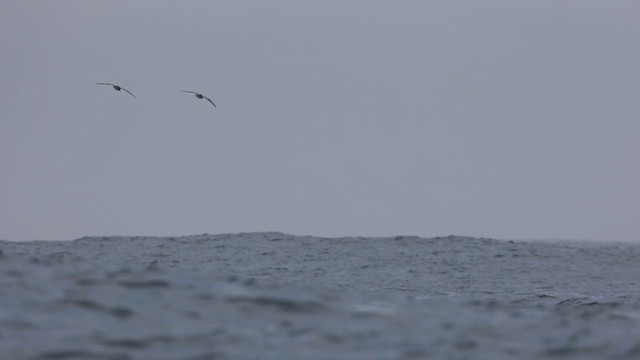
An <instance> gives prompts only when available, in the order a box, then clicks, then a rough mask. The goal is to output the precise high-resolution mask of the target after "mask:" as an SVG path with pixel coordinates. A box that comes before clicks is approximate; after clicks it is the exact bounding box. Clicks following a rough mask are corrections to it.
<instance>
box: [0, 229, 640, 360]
mask: <svg viewBox="0 0 640 360" xmlns="http://www.w3.org/2000/svg"><path fill="white" fill-rule="evenodd" d="M0 359H11V360H20V359H34V360H35V359H38V360H44V359H74V360H75V359H114V360H115V359H118V360H129V359H151V360H155V359H157V360H162V359H187V360H196V359H198V360H205V359H274V360H275V359H335V360H338V359H487V360H489V359H640V244H639V243H635V244H634V243H612V242H586V241H585V242H580V241H572V242H568V241H565V242H563V241H507V240H494V239H485V238H471V237H458V236H447V237H437V238H419V237H414V236H396V237H386V238H368V237H349V238H320V237H313V236H292V235H287V234H282V233H275V232H271V233H240V234H223V235H208V234H203V235H197V236H184V237H86V238H82V239H78V240H73V241H33V242H7V241H0Z"/></svg>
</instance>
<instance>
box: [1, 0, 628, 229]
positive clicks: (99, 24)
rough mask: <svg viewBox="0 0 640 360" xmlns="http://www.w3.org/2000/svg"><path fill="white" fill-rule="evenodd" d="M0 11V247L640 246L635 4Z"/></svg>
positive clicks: (22, 6)
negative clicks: (112, 238)
mask: <svg viewBox="0 0 640 360" xmlns="http://www.w3.org/2000/svg"><path fill="white" fill-rule="evenodd" d="M0 4H1V5H0V66H1V68H0V172H1V174H0V239H7V240H33V239H73V238H77V237H81V236H85V235H187V234H199V233H205V232H207V233H226V232H241V231H266V230H274V231H282V232H287V233H293V234H312V235H318V236H341V235H364V236H370V235H375V236H385V235H397V234H413V235H420V236H437V235H448V234H460V235H471V236H488V237H498V238H518V239H521V238H572V239H607V240H640V2H639V1H637V0H628V1H616V0H607V1H604V0H597V1H589V0H573V1H558V0H547V1H544V0H539V1H524V0H523V1H513V0H503V1H496V0H483V1H477V0H469V1H451V0H442V1H424V0H416V1H374V0H331V1H330V0H326V1H319V0H315V1H301V0H291V1H284V0H277V1H276V0H274V1H265V0H255V1H239V0H228V1H159V0H146V1H142V0H137V1H130V0H127V1H115V0H114V1H88V0H58V1H45V0H41V1H34V0H0ZM96 82H112V83H116V84H119V85H121V86H123V87H125V88H127V89H128V90H130V91H131V92H132V93H133V94H135V95H136V96H137V97H138V99H137V100H136V99H134V98H133V97H131V96H129V95H128V94H126V93H124V92H117V91H115V90H114V89H113V88H110V87H108V86H99V85H96V84H95V83H96ZM180 90H194V91H198V92H201V93H203V94H204V95H207V96H210V97H211V98H212V99H213V101H214V102H216V104H217V105H218V108H214V107H213V106H211V104H209V103H208V102H206V101H204V100H199V99H197V98H195V97H194V96H193V94H187V93H182V92H180Z"/></svg>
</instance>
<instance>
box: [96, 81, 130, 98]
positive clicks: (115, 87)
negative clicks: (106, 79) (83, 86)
mask: <svg viewBox="0 0 640 360" xmlns="http://www.w3.org/2000/svg"><path fill="white" fill-rule="evenodd" d="M96 84H98V85H110V86H113V88H114V89H116V90H117V91H120V90H124V91H126V92H128V93H129V95H131V96H133V97H134V98H135V99H137V97H136V96H135V95H133V94H132V93H131V91H129V90H127V89H125V88H123V87H122V86H118V85H115V84H109V83H96Z"/></svg>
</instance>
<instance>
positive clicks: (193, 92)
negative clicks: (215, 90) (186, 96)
mask: <svg viewBox="0 0 640 360" xmlns="http://www.w3.org/2000/svg"><path fill="white" fill-rule="evenodd" d="M180 91H182V92H186V93H191V94H197V92H195V91H188V90H180Z"/></svg>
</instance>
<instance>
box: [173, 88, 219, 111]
mask: <svg viewBox="0 0 640 360" xmlns="http://www.w3.org/2000/svg"><path fill="white" fill-rule="evenodd" d="M180 91H182V92H186V93H190V94H195V95H196V97H197V98H198V99H207V101H209V102H210V103H211V105H213V107H215V108H217V106H216V104H214V103H213V101H211V99H209V98H208V97H206V96H204V95H202V94H199V93H197V92H195V91H188V90H180Z"/></svg>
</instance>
